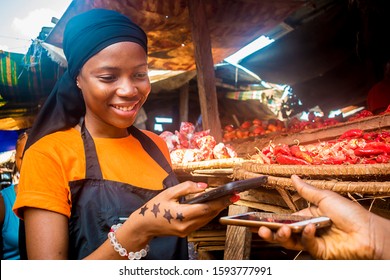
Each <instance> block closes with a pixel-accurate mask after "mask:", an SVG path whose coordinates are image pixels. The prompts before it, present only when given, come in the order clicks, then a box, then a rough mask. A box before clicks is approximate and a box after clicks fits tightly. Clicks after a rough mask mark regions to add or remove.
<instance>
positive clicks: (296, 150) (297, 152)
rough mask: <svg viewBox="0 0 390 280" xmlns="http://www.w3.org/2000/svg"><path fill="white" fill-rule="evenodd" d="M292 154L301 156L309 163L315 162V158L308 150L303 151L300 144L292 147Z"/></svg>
mask: <svg viewBox="0 0 390 280" xmlns="http://www.w3.org/2000/svg"><path fill="white" fill-rule="evenodd" d="M290 151H291V154H292V155H293V156H295V157H297V158H301V159H303V160H305V161H307V162H309V163H312V162H313V158H312V157H311V156H310V155H309V154H308V153H306V152H303V151H302V150H301V149H300V148H299V146H298V145H294V146H291V147H290Z"/></svg>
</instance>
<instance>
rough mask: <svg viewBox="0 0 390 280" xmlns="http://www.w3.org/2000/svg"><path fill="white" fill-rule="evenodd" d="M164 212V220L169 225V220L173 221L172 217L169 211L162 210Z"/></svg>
mask: <svg viewBox="0 0 390 280" xmlns="http://www.w3.org/2000/svg"><path fill="white" fill-rule="evenodd" d="M164 211H165V214H164V218H165V219H167V220H168V222H169V223H171V219H173V216H172V215H171V210H166V209H164Z"/></svg>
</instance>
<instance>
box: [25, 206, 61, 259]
mask: <svg viewBox="0 0 390 280" xmlns="http://www.w3.org/2000/svg"><path fill="white" fill-rule="evenodd" d="M24 224H25V231H26V249H27V256H28V259H30V260H51V259H52V260H66V259H67V258H68V243H69V240H68V236H69V233H68V218H67V217H66V216H64V215H62V214H59V213H55V212H52V211H48V210H43V209H38V208H30V207H25V209H24Z"/></svg>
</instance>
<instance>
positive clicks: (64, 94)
mask: <svg viewBox="0 0 390 280" xmlns="http://www.w3.org/2000/svg"><path fill="white" fill-rule="evenodd" d="M126 41H127V42H134V43H137V44H139V45H140V46H141V47H143V48H144V50H145V52H146V53H147V38H146V34H145V32H144V31H143V30H142V29H141V28H140V27H139V26H138V25H136V24H135V23H133V22H132V21H131V20H130V19H129V18H128V17H126V16H124V15H122V14H120V13H118V12H115V11H112V10H105V9H93V10H89V11H87V12H85V13H82V14H80V15H77V16H75V17H73V18H71V19H70V20H69V22H68V23H67V25H66V27H65V31H64V39H63V50H64V53H65V56H66V59H67V62H68V68H67V70H66V71H65V72H64V74H63V75H62V77H61V79H60V80H59V81H57V83H56V85H55V86H54V89H53V90H52V92H51V93H50V95H49V96H48V98H47V100H46V101H45V104H44V105H43V107H42V109H41V110H40V112H39V114H38V116H37V118H36V120H35V122H34V124H33V127H32V129H31V132H30V135H29V137H28V140H27V143H26V149H27V148H28V147H30V146H31V145H32V144H33V143H34V142H36V141H37V140H39V139H40V138H41V137H43V136H45V135H47V134H50V133H53V132H55V131H59V130H63V129H68V128H70V127H73V126H75V125H76V124H77V123H78V122H79V121H80V118H81V117H82V116H84V114H85V103H84V99H83V96H82V94H81V92H80V89H79V88H78V87H77V85H76V77H77V75H78V74H79V71H80V69H81V68H82V67H83V65H84V64H85V63H86V62H87V60H88V59H90V58H91V57H92V56H94V55H95V54H97V53H98V52H99V51H101V50H103V49H104V48H106V47H108V46H109V45H112V44H115V43H118V42H126Z"/></svg>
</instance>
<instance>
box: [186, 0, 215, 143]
mask: <svg viewBox="0 0 390 280" xmlns="http://www.w3.org/2000/svg"><path fill="white" fill-rule="evenodd" d="M187 3H188V10H189V16H190V22H191V29H192V41H193V44H194V51H195V61H196V71H197V80H198V91H199V102H200V111H201V114H202V127H203V130H206V129H210V134H211V135H212V136H214V138H215V140H216V141H217V142H221V141H222V130H221V121H220V119H219V111H218V98H217V90H216V86H215V70H214V61H213V56H212V52H211V40H210V33H209V29H208V25H207V18H206V12H205V8H204V4H203V1H202V0H188V1H187Z"/></svg>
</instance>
